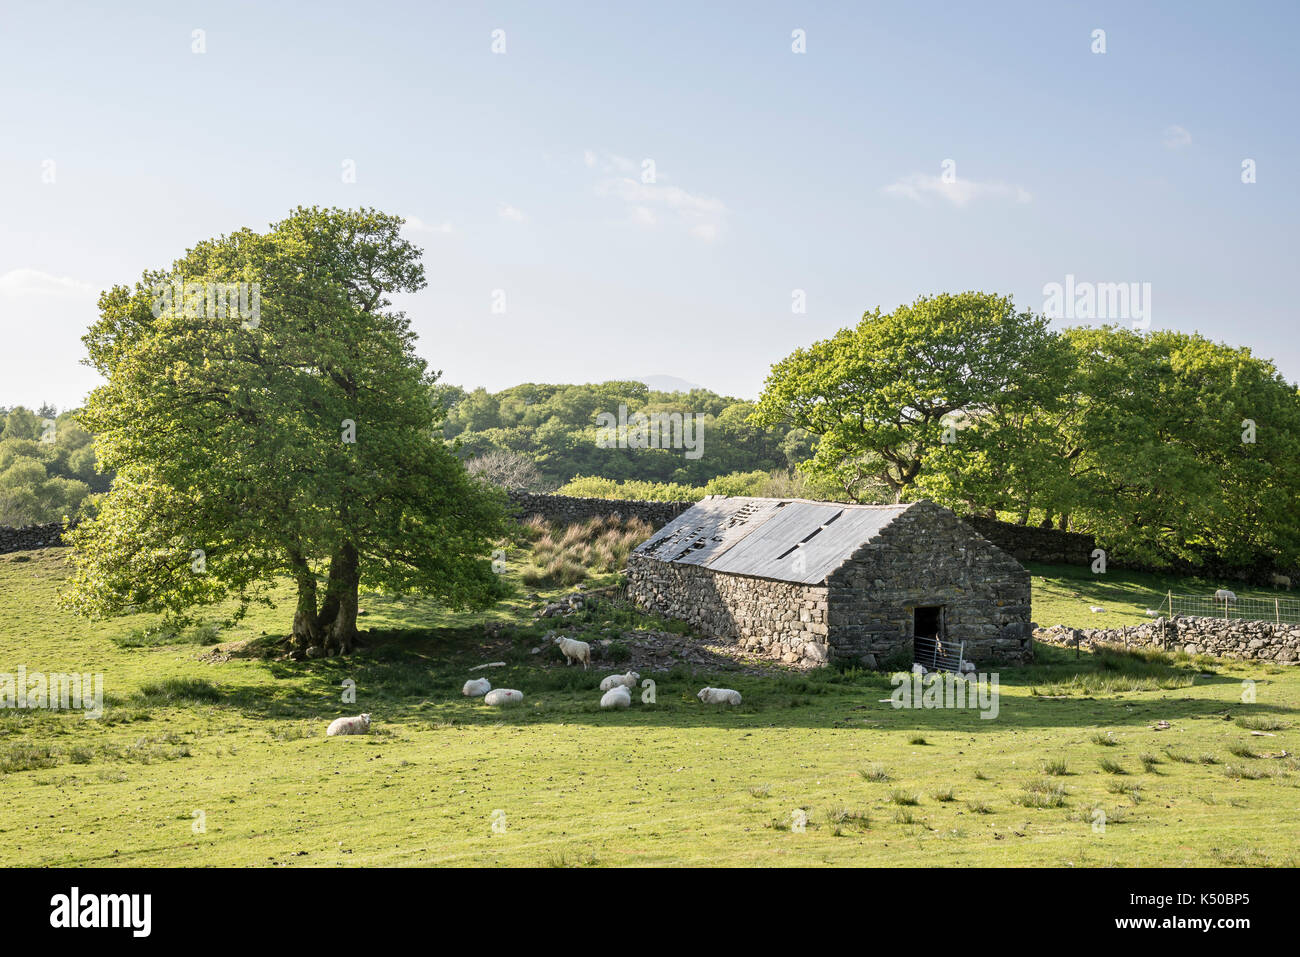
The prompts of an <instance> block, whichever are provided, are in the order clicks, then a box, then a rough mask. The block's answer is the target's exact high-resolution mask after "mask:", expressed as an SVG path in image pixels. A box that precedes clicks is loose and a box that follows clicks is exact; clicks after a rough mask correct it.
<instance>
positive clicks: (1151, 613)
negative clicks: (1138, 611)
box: [1142, 608, 1160, 618]
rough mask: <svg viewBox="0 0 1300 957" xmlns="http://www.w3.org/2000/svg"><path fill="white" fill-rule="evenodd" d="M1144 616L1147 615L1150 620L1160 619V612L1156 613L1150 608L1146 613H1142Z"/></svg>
mask: <svg viewBox="0 0 1300 957" xmlns="http://www.w3.org/2000/svg"><path fill="white" fill-rule="evenodd" d="M1142 614H1144V615H1146V616H1147V617H1148V618H1158V617H1159V616H1160V612H1158V611H1156V610H1155V609H1154V608H1148V609H1147V610H1146V611H1144V612H1142Z"/></svg>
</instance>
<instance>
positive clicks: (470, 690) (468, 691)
mask: <svg viewBox="0 0 1300 957" xmlns="http://www.w3.org/2000/svg"><path fill="white" fill-rule="evenodd" d="M491 690H492V682H490V681H488V680H487V679H486V678H471V679H470V680H469V681H466V682H465V687H463V688H461V689H460V693H461V694H463V695H464V696H465V697H466V698H481V697H483V696H484V695H485V694H487V693H488V692H489V691H491Z"/></svg>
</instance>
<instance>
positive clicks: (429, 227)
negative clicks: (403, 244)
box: [404, 216, 452, 236]
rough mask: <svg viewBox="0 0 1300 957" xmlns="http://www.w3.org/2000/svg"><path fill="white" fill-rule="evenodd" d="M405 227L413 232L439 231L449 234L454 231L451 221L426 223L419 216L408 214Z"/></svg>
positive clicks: (439, 232)
mask: <svg viewBox="0 0 1300 957" xmlns="http://www.w3.org/2000/svg"><path fill="white" fill-rule="evenodd" d="M404 228H405V229H407V230H409V231H410V232H413V233H438V234H441V235H444V236H445V235H448V234H450V233H451V232H452V228H451V223H450V222H445V223H426V222H425V221H424V220H422V219H421V218H420V217H419V216H407V217H406V226H405V227H404Z"/></svg>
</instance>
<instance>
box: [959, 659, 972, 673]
mask: <svg viewBox="0 0 1300 957" xmlns="http://www.w3.org/2000/svg"><path fill="white" fill-rule="evenodd" d="M961 672H962V674H974V673H975V662H973V661H963V662H962V663H961Z"/></svg>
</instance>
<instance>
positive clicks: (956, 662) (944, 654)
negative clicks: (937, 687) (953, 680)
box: [912, 636, 966, 674]
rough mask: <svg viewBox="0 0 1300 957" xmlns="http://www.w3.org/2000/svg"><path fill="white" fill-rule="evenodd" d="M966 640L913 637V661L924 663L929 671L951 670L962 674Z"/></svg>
mask: <svg viewBox="0 0 1300 957" xmlns="http://www.w3.org/2000/svg"><path fill="white" fill-rule="evenodd" d="M965 653H966V642H964V641H953V640H951V639H947V640H945V639H943V638H938V637H935V638H924V637H920V636H917V637H915V638H913V639H912V663H913V664H917V665H923V666H924V667H925V668H926V669H927V670H928V671H950V672H952V673H953V674H961V663H962V662H963V661H965V660H966V659H965Z"/></svg>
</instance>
